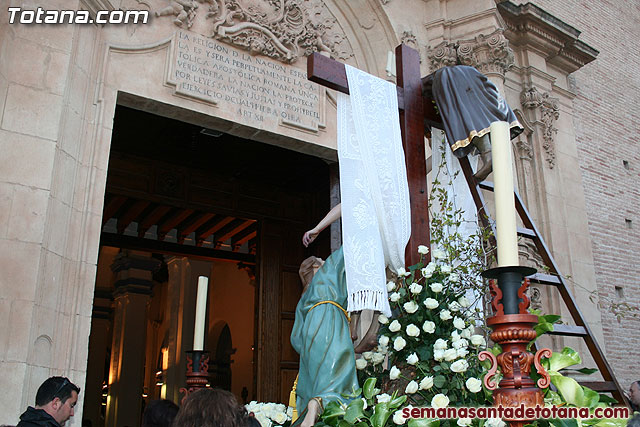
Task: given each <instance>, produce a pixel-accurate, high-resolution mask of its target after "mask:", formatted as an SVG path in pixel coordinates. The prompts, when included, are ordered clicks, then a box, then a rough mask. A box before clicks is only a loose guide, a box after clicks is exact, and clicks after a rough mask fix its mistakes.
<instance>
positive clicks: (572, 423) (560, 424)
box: [549, 418, 578, 427]
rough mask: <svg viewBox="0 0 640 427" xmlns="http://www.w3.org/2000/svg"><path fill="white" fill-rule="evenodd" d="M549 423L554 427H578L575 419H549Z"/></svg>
mask: <svg viewBox="0 0 640 427" xmlns="http://www.w3.org/2000/svg"><path fill="white" fill-rule="evenodd" d="M549 423H550V424H552V425H554V426H555V427H578V421H577V420H575V419H557V418H554V419H550V420H549Z"/></svg>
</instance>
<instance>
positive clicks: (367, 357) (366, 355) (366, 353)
mask: <svg viewBox="0 0 640 427" xmlns="http://www.w3.org/2000/svg"><path fill="white" fill-rule="evenodd" d="M371 356H373V353H372V352H370V351H365V352H364V353H362V357H364V358H365V359H366V360H371Z"/></svg>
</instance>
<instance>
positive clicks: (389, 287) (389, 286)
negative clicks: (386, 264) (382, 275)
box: [387, 281, 396, 292]
mask: <svg viewBox="0 0 640 427" xmlns="http://www.w3.org/2000/svg"><path fill="white" fill-rule="evenodd" d="M395 288H396V284H395V283H394V282H392V281H388V282H387V292H393V290H394V289H395Z"/></svg>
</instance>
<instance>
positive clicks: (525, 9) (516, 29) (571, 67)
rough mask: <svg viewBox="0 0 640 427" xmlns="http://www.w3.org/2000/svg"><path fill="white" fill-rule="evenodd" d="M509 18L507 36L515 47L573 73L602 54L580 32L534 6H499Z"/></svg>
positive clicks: (504, 2)
mask: <svg viewBox="0 0 640 427" xmlns="http://www.w3.org/2000/svg"><path fill="white" fill-rule="evenodd" d="M498 11H499V12H500V13H501V14H502V16H503V18H504V19H505V24H506V30H505V36H506V37H507V38H508V39H509V41H510V42H511V45H512V46H514V47H527V48H533V49H536V50H538V51H540V52H541V53H543V54H544V55H545V56H546V60H547V62H548V63H550V64H553V65H555V66H557V67H560V68H561V69H562V70H564V71H565V72H566V73H567V74H569V73H572V72H574V71H576V70H578V69H580V68H582V67H583V66H584V65H586V64H588V63H589V62H591V61H593V60H594V59H596V56H597V55H598V53H599V52H598V51H597V50H596V49H594V48H592V47H591V46H589V45H587V44H586V43H584V42H582V41H581V40H578V37H579V36H580V31H578V30H577V29H576V28H574V27H572V26H571V25H568V24H566V23H565V22H563V21H561V20H560V19H558V18H556V17H555V16H553V15H551V14H550V13H548V12H545V11H544V10H542V9H540V8H539V7H538V6H536V5H534V4H532V3H526V4H520V5H516V4H514V3H512V2H511V1H503V2H501V3H499V4H498Z"/></svg>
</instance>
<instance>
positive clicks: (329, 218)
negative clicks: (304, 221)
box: [302, 203, 342, 248]
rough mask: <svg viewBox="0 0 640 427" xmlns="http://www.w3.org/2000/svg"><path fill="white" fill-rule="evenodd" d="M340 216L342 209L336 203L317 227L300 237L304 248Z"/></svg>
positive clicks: (339, 204)
mask: <svg viewBox="0 0 640 427" xmlns="http://www.w3.org/2000/svg"><path fill="white" fill-rule="evenodd" d="M341 215H342V207H341V203H338V204H337V205H335V206H334V207H333V208H332V209H331V210H330V211H329V213H328V214H327V215H325V217H324V218H322V219H321V220H320V222H319V223H318V225H316V226H315V227H313V228H312V229H311V230H309V231H307V232H306V233H304V235H303V236H302V244H303V245H304V246H305V248H306V247H308V246H309V244H310V243H311V242H313V241H314V240H315V239H316V237H318V234H320V232H321V231H322V230H324V229H325V228H327V227H328V226H329V225H331V223H332V222H334V221H335V220H337V219H338V218H340V216H341Z"/></svg>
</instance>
